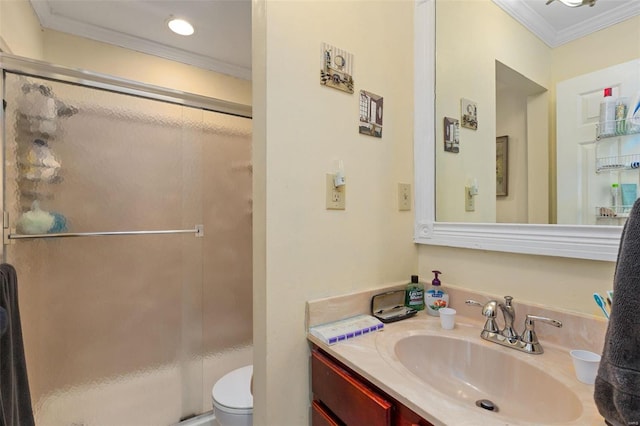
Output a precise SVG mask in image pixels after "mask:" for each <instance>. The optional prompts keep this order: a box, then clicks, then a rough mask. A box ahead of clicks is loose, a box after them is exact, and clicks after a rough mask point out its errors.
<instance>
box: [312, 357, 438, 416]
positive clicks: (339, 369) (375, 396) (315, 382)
mask: <svg viewBox="0 0 640 426" xmlns="http://www.w3.org/2000/svg"><path fill="white" fill-rule="evenodd" d="M311 388H312V389H311V390H312V392H313V402H312V404H311V410H312V423H311V424H312V425H313V426H329V425H335V426H337V425H342V424H347V425H368V426H391V425H394V426H418V425H419V426H433V425H432V424H431V423H429V422H428V421H426V420H425V419H423V418H421V417H420V416H419V415H417V414H416V413H414V412H413V411H411V410H410V409H409V408H407V407H405V406H404V405H403V404H402V403H400V402H398V401H397V400H395V399H394V398H392V397H391V396H389V395H387V394H385V393H384V392H383V391H382V390H380V389H378V388H377V387H376V386H374V385H373V384H371V383H370V382H369V381H367V380H366V379H365V378H364V377H362V376H360V375H359V374H357V373H356V372H354V371H353V370H351V369H350V368H349V367H347V366H345V365H344V364H342V363H341V362H339V361H338V360H336V359H335V358H333V357H331V356H330V355H328V354H327V353H326V352H324V351H323V350H322V349H320V348H318V347H317V346H315V345H314V346H313V349H312V353H311Z"/></svg>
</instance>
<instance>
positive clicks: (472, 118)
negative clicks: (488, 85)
mask: <svg viewBox="0 0 640 426" xmlns="http://www.w3.org/2000/svg"><path fill="white" fill-rule="evenodd" d="M460 110H461V112H462V114H461V115H462V127H466V128H467V129H471V130H478V104H476V103H475V102H473V101H470V100H469V99H464V98H462V99H460Z"/></svg>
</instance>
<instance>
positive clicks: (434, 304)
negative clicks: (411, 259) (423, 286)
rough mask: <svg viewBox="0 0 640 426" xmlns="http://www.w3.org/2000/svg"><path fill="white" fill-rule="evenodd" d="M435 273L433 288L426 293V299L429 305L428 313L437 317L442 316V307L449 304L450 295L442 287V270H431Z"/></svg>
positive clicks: (432, 282)
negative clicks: (440, 277) (439, 276)
mask: <svg viewBox="0 0 640 426" xmlns="http://www.w3.org/2000/svg"><path fill="white" fill-rule="evenodd" d="M431 272H433V273H434V275H435V276H434V278H433V281H431V288H430V289H429V290H428V291H427V292H426V293H425V295H424V301H425V304H426V305H427V313H428V314H429V315H433V316H435V317H438V316H440V312H439V311H440V309H442V308H446V307H447V306H448V305H449V295H448V294H447V293H445V292H444V291H443V290H442V289H441V288H440V284H441V283H440V279H439V278H438V275H441V274H442V272H440V271H431Z"/></svg>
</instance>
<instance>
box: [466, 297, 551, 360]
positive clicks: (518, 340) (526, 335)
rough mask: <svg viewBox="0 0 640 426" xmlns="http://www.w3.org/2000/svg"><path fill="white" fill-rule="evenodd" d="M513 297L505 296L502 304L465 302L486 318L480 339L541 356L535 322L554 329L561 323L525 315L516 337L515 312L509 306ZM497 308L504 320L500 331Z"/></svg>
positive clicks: (494, 302) (541, 350) (492, 301)
mask: <svg viewBox="0 0 640 426" xmlns="http://www.w3.org/2000/svg"><path fill="white" fill-rule="evenodd" d="M512 301H513V297H511V296H505V297H504V303H502V302H497V301H495V300H490V301H488V302H487V303H485V304H482V303H480V302H476V301H475V300H467V301H466V302H465V303H466V304H467V305H473V306H479V307H481V308H482V315H483V316H484V317H486V318H487V320H486V322H485V323H484V328H483V329H482V332H481V333H480V337H482V338H483V339H485V340H488V341H490V342H494V343H497V344H499V345H502V346H506V347H508V348H512V349H517V350H519V351H522V352H526V353H529V354H541V353H543V352H544V350H543V349H542V345H540V342H539V341H538V336H537V335H536V331H535V321H540V322H544V323H546V324H550V325H553V326H554V327H562V323H561V322H560V321H558V320H554V319H551V318H546V317H540V316H536V315H527V317H526V319H525V321H524V331H523V332H522V334H521V335H518V333H517V332H516V330H515V329H514V328H513V322H514V320H515V317H516V310H515V308H514V307H513V305H512V304H511V302H512ZM498 308H500V311H502V316H503V318H504V328H503V329H502V330H500V327H498V324H497V322H496V316H497V311H498Z"/></svg>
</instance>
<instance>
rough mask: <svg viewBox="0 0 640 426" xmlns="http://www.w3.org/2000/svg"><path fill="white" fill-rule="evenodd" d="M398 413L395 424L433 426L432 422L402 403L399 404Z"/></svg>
mask: <svg viewBox="0 0 640 426" xmlns="http://www.w3.org/2000/svg"><path fill="white" fill-rule="evenodd" d="M397 408H398V415H397V417H396V421H395V422H394V424H393V425H394V426H433V425H432V424H431V423H429V422H428V421H426V420H425V419H423V418H422V417H420V416H419V415H417V414H416V413H414V412H413V411H411V410H409V409H408V408H407V407H405V406H404V405H402V404H398V405H397Z"/></svg>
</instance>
